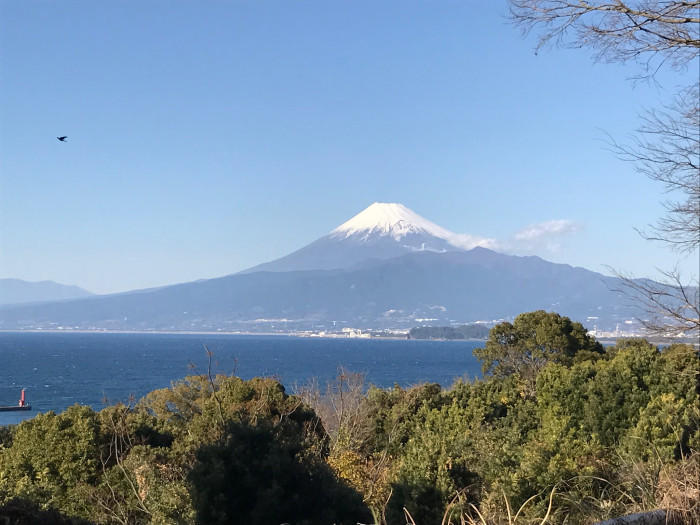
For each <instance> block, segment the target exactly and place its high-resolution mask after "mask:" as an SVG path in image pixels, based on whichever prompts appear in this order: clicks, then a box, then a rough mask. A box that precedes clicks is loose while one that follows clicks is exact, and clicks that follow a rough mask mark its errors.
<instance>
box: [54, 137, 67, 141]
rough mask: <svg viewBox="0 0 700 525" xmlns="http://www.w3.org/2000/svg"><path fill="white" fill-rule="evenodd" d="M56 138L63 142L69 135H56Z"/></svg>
mask: <svg viewBox="0 0 700 525" xmlns="http://www.w3.org/2000/svg"><path fill="white" fill-rule="evenodd" d="M56 138H57V139H58V140H60V141H61V142H65V141H66V139H67V138H68V137H66V136H63V137H56Z"/></svg>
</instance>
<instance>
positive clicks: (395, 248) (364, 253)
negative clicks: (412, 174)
mask: <svg viewBox="0 0 700 525" xmlns="http://www.w3.org/2000/svg"><path fill="white" fill-rule="evenodd" d="M476 246H483V247H492V243H491V241H489V239H482V238H479V237H472V236H470V235H461V234H455V233H452V232H451V231H449V230H446V229H445V228H442V227H440V226H438V225H437V224H435V223H433V222H431V221H429V220H428V219H425V218H424V217H421V216H420V215H418V214H417V213H416V212H414V211H413V210H410V209H409V208H407V207H406V206H404V205H403V204H398V203H388V202H375V203H374V204H372V205H371V206H369V207H367V208H365V209H364V210H363V211H361V212H360V213H358V214H357V215H355V216H354V217H353V218H351V219H350V220H349V221H347V222H344V223H343V224H341V225H340V226H338V227H337V228H335V229H334V230H332V231H331V232H330V233H329V234H328V235H325V236H324V237H321V238H320V239H318V240H316V241H314V242H312V243H311V244H309V245H307V246H305V247H303V248H301V249H300V250H297V251H295V252H293V253H291V254H289V255H287V256H285V257H282V258H280V259H277V260H274V261H271V262H269V263H265V264H261V265H258V266H255V267H254V268H251V269H249V270H246V273H248V272H258V271H269V272H288V271H295V270H335V269H342V268H350V267H353V266H356V265H358V264H361V263H363V262H366V261H370V260H377V259H390V258H392V257H399V256H401V255H406V254H407V253H413V252H437V253H445V252H454V251H464V250H469V249H471V248H474V247H476Z"/></svg>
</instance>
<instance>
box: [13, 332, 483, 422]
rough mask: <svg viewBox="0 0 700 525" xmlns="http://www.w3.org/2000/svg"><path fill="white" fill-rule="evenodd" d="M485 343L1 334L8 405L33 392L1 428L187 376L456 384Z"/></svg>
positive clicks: (290, 382)
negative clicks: (350, 376)
mask: <svg viewBox="0 0 700 525" xmlns="http://www.w3.org/2000/svg"><path fill="white" fill-rule="evenodd" d="M481 345H483V343H482V342H479V341H424V340H396V339H352V338H347V339H345V338H310V337H292V336H262V335H230V334H163V333H76V332H71V333H69V332H67V333H36V332H4V333H0V405H13V404H16V403H17V399H19V395H20V390H21V389H22V388H25V389H26V390H27V399H28V401H29V403H31V405H32V410H31V411H29V412H0V425H7V424H13V423H18V422H19V421H21V420H23V419H27V418H30V417H33V416H34V415H36V414H37V413H38V412H46V411H49V410H53V411H56V412H58V411H62V410H65V409H66V408H67V407H69V406H71V405H73V404H75V403H80V404H84V405H90V406H92V407H93V408H94V409H96V410H99V409H101V408H103V407H104V406H105V405H106V404H109V403H114V402H118V401H122V402H127V401H129V400H130V399H134V400H137V399H139V398H141V397H143V396H144V395H145V394H147V393H148V392H150V391H152V390H155V389H157V388H164V387H168V386H170V384H171V383H172V382H173V381H176V380H178V379H182V378H184V377H185V376H187V375H192V374H202V373H207V369H208V366H209V359H208V357H207V353H206V351H205V350H204V347H205V346H206V347H207V348H208V349H209V350H210V351H211V352H212V354H213V357H212V362H211V368H212V373H223V374H235V375H238V376H240V377H242V378H244V379H249V378H252V377H255V376H266V377H275V378H277V379H279V380H280V381H281V382H282V383H283V384H284V385H285V388H286V389H287V391H289V392H293V391H294V388H295V386H298V385H303V384H306V383H308V381H309V380H311V379H312V378H316V379H318V381H319V382H320V383H321V384H322V385H324V384H325V383H326V382H327V381H331V380H333V378H334V377H335V376H336V374H337V372H338V369H339V368H340V367H343V368H345V369H347V370H350V371H353V372H361V373H364V374H366V380H367V382H368V383H370V384H373V385H376V386H379V387H382V388H388V387H391V386H393V385H394V384H398V385H400V386H403V387H406V386H410V385H413V384H417V383H422V382H435V383H440V384H441V385H442V386H444V387H447V386H449V385H451V384H452V383H453V382H454V381H455V379H457V378H473V377H476V376H478V375H479V374H480V367H479V363H478V361H477V360H476V359H475V358H474V356H473V355H472V350H473V349H474V348H477V347H479V346H481Z"/></svg>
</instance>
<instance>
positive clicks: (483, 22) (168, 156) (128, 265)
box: [0, 0, 698, 293]
mask: <svg viewBox="0 0 700 525" xmlns="http://www.w3.org/2000/svg"><path fill="white" fill-rule="evenodd" d="M506 9H507V8H506V4H505V2H500V1H493V2H491V1H489V2H469V1H466V0H462V1H445V2H412V1H408V2H407V1H404V0H402V1H395V2H394V1H387V2H376V1H352V2H351V1H342V2H341V1H333V2H328V1H327V0H320V1H299V2H289V1H284V0H279V1H274V2H273V1H245V2H234V1H226V2H224V1H209V2H185V1H155V0H149V1H148V2H143V1H140V0H139V1H119V2H95V1H82V2H76V1H70V0H61V1H60V2H54V1H43V2H37V1H31V0H23V1H22V2H10V1H5V2H2V3H0V75H1V76H0V89H1V93H0V95H1V97H0V170H1V172H0V277H16V278H21V279H26V280H43V279H51V280H55V281H59V282H63V283H69V284H77V285H80V286H83V287H85V288H87V289H89V290H91V291H95V292H100V293H105V292H114V291H123V290H128V289H133V288H141V287H148V286H158V285H164V284H170V283H175V282H182V281H189V280H194V279H199V278H207V277H216V276H221V275H225V274H229V273H233V272H236V271H238V270H242V269H244V268H246V267H249V266H252V265H254V264H257V263H260V262H263V261H266V260H270V259H272V258H275V257H278V256H281V255H284V254H286V253H288V252H290V251H292V250H294V249H296V248H299V247H301V246H302V245H304V244H307V243H308V242H311V241H313V240H314V239H316V238H317V237H320V236H321V235H324V234H325V233H327V232H328V231H330V230H331V229H333V228H334V227H336V226H337V225H339V224H340V223H342V222H344V221H345V220H347V219H348V218H349V217H351V216H352V215H354V214H355V213H358V212H359V211H361V210H362V209H364V208H365V207H366V206H368V205H369V204H371V203H372V202H375V201H388V202H401V203H403V204H405V205H406V206H408V207H409V208H411V209H413V210H414V211H416V212H417V213H419V214H421V215H423V216H424V217H426V218H428V219H430V220H432V221H433V222H436V223H438V224H440V225H441V226H443V227H445V228H447V229H450V230H452V231H455V232H458V233H467V234H471V235H478V236H483V237H489V238H493V239H497V240H498V241H499V242H502V243H503V245H504V246H506V245H507V246H510V248H509V249H510V250H512V251H514V252H516V253H537V254H539V255H541V256H542V257H544V258H546V259H549V260H554V261H558V262H566V263H569V264H573V265H576V266H583V267H586V268H589V269H592V270H596V271H603V272H605V271H606V270H605V266H604V265H610V266H613V267H616V268H618V269H621V270H625V271H629V272H633V273H636V274H638V275H650V276H653V275H655V273H654V267H664V268H668V267H671V266H673V265H674V264H675V262H676V260H677V258H678V257H677V255H676V254H674V253H672V252H670V251H669V250H668V249H666V248H665V247H663V246H661V245H657V244H653V243H650V242H647V241H644V240H642V239H641V238H640V237H639V236H638V235H637V234H636V233H635V231H634V227H641V226H644V225H646V224H648V223H650V222H653V221H654V220H655V219H656V218H657V217H659V216H660V215H661V214H662V213H663V210H662V208H661V205H660V204H659V202H660V201H661V200H662V199H663V198H664V195H663V194H662V188H661V187H660V186H659V185H658V184H656V183H653V182H651V181H648V180H646V179H645V178H643V177H642V176H640V175H638V174H636V173H635V172H634V169H633V167H632V166H631V165H629V164H625V163H623V162H621V161H619V160H617V159H616V158H615V156H614V155H613V154H612V153H610V152H609V151H607V150H606V146H605V143H604V136H605V135H604V132H608V133H610V134H612V135H613V136H615V137H616V138H618V139H620V140H625V139H626V137H628V136H629V135H630V134H631V133H632V132H633V131H634V129H635V128H636V127H637V126H638V125H639V119H638V115H639V114H640V112H641V111H642V110H643V108H644V107H645V106H657V105H658V104H659V103H661V102H663V101H664V100H667V99H668V97H669V95H670V93H672V92H673V90H674V89H675V88H676V86H678V85H682V84H686V83H688V78H689V77H691V76H692V75H693V74H696V71H689V72H686V73H685V74H679V73H673V74H666V73H664V72H662V73H661V74H660V75H659V78H658V80H659V82H660V84H661V85H660V86H658V85H650V84H647V83H641V84H637V85H635V84H634V83H632V82H630V81H629V80H628V78H629V77H630V76H632V75H634V74H635V73H636V72H637V69H636V68H635V67H631V66H630V67H622V66H619V65H611V64H595V63H594V62H593V61H592V59H591V57H590V54H589V53H588V52H587V51H586V50H563V49H549V50H546V51H544V52H541V53H540V54H539V55H535V54H534V52H533V48H534V40H533V39H532V38H530V39H524V38H522V37H521V35H520V34H519V32H518V30H517V29H515V28H514V27H513V26H511V25H510V24H509V23H508V21H507V20H506V17H505V14H506ZM695 65H697V64H695ZM58 135H68V137H69V139H68V142H67V143H65V144H64V143H59V142H58V141H57V140H56V138H55V137H56V136H58ZM551 220H562V221H567V222H566V224H568V225H571V227H567V228H564V230H565V231H566V232H567V233H564V234H560V235H557V236H550V237H546V236H542V237H541V238H537V239H536V241H537V242H533V243H515V244H513V242H512V240H513V239H514V237H515V236H516V234H517V233H518V232H520V231H522V230H523V229H525V228H527V227H528V226H531V225H535V224H538V223H542V222H545V221H551ZM521 237H522V236H521ZM697 266H698V264H697V254H694V255H692V256H691V257H689V258H686V259H684V260H683V261H682V262H681V268H682V269H684V270H685V271H686V272H687V273H688V272H694V273H695V274H697Z"/></svg>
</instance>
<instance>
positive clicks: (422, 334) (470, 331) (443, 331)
mask: <svg viewBox="0 0 700 525" xmlns="http://www.w3.org/2000/svg"><path fill="white" fill-rule="evenodd" d="M488 335H489V329H488V328H487V327H485V326H484V325H482V324H465V325H460V326H417V327H415V328H411V330H410V332H408V338H409V339H486V338H487V337H488Z"/></svg>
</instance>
